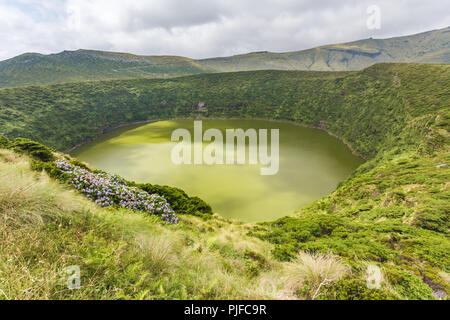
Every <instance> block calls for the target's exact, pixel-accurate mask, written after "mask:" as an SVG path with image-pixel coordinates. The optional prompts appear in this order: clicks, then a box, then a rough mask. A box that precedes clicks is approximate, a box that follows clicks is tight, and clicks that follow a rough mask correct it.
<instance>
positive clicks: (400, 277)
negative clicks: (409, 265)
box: [385, 268, 434, 300]
mask: <svg viewBox="0 0 450 320" xmlns="http://www.w3.org/2000/svg"><path fill="white" fill-rule="evenodd" d="M385 273H386V276H387V278H388V279H389V282H390V283H391V284H392V285H393V286H394V289H395V291H397V292H398V293H399V294H400V295H401V296H403V297H405V298H407V299H410V300H425V299H434V297H433V290H431V288H430V287H429V286H427V285H426V284H425V283H423V282H422V281H421V280H420V279H419V278H418V277H416V276H415V275H413V274H410V273H408V272H405V271H402V270H399V269H393V268H392V269H387V270H386V271H385Z"/></svg>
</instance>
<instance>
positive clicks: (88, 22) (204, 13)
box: [0, 0, 450, 60]
mask: <svg viewBox="0 0 450 320" xmlns="http://www.w3.org/2000/svg"><path fill="white" fill-rule="evenodd" d="M372 5H376V6H378V8H379V9H380V18H381V19H380V28H379V29H373V28H368V27H367V19H369V18H371V17H372V19H373V17H374V14H375V13H374V11H370V10H369V11H370V12H369V13H368V11H367V9H368V8H369V7H370V6H372ZM372 21H373V20H372ZM449 25H450V1H447V0H395V1H394V0H380V1H377V0H369V1H367V0H339V1H338V0H335V1H320V0H136V1H134V0H125V1H122V0H46V1H35V0H15V1H12V0H0V60H4V59H7V58H11V57H13V56H16V55H18V54H21V53H24V52H39V53H45V54H47V53H56V52H60V51H62V50H76V49H80V48H82V49H97V50H109V51H121V52H130V53H135V54H145V55H161V54H169V55H182V56H187V57H191V58H205V57H212V56H226V55H233V54H239V53H246V52H251V51H261V50H268V51H274V52H283V51H293V50H301V49H307V48H310V47H314V46H318V45H324V44H330V43H339V42H345V41H353V40H358V39H362V38H368V37H374V38H385V37H392V36H400V35H408V34H413V33H418V32H422V31H427V30H432V29H438V28H444V27H447V26H449ZM372 26H374V25H373V24H372Z"/></svg>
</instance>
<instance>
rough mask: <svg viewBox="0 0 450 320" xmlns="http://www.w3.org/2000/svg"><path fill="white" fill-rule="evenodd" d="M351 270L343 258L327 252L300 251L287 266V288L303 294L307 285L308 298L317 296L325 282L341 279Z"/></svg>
mask: <svg viewBox="0 0 450 320" xmlns="http://www.w3.org/2000/svg"><path fill="white" fill-rule="evenodd" d="M349 272H350V269H349V268H348V267H347V266H345V265H344V264H343V263H342V261H341V259H340V258H338V257H337V256H335V255H333V254H331V253H326V254H321V253H308V252H300V253H299V254H298V255H297V257H296V258H295V259H294V261H293V262H292V263H291V264H290V266H288V267H287V276H286V289H287V290H288V291H290V292H292V293H294V294H297V295H302V294H301V292H304V291H305V290H304V288H305V286H306V287H307V288H308V289H307V290H306V292H304V293H303V294H305V293H306V296H307V298H315V297H316V296H317V294H318V291H319V290H320V287H321V286H322V285H324V284H327V283H331V282H334V281H337V280H339V279H341V278H342V277H343V276H344V275H346V274H347V273H349Z"/></svg>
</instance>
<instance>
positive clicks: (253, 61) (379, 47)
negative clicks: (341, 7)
mask: <svg viewBox="0 0 450 320" xmlns="http://www.w3.org/2000/svg"><path fill="white" fill-rule="evenodd" d="M449 43H450V28H444V29H441V30H434V31H429V32H424V33H420V34H416V35H411V36H405V37H396V38H390V39H364V40H359V41H354V42H349V43H343V44H333V45H327V46H321V47H317V48H313V49H309V50H302V51H294V52H287V53H273V52H257V53H250V54H243V55H237V56H231V57H220V58H211V59H202V60H194V59H189V58H184V57H173V56H137V55H132V54H127V53H114V52H104V51H92V50H77V51H63V52H61V53H58V54H50V55H42V54H37V53H27V54H23V55H20V56H17V57H15V58H12V59H9V60H5V61H1V62H0V87H14V86H24V85H35V84H48V83H56V82H76V81H84V80H106V79H127V78H136V77H140V78H167V77H175V76H183V75H189V74H198V73H210V72H231V71H251V70H269V69H274V70H314V71H346V70H347V71H348V70H361V69H364V68H366V67H368V66H371V65H373V64H374V63H379V62H417V63H450V45H449Z"/></svg>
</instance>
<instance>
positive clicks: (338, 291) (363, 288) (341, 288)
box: [318, 279, 395, 300]
mask: <svg viewBox="0 0 450 320" xmlns="http://www.w3.org/2000/svg"><path fill="white" fill-rule="evenodd" d="M391 299H395V297H394V296H393V295H392V294H390V293H388V292H386V291H385V290H383V289H369V288H368V287H367V284H366V283H365V282H364V281H362V280H360V279H342V280H338V281H337V282H335V283H330V284H327V285H325V286H323V287H322V289H321V294H320V295H319V296H318V300H391Z"/></svg>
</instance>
